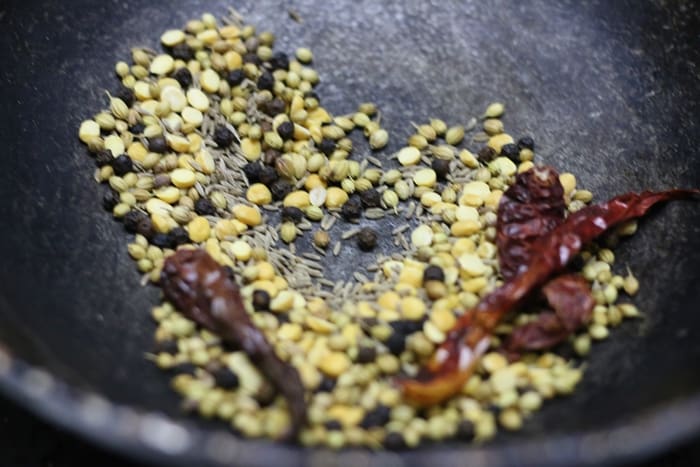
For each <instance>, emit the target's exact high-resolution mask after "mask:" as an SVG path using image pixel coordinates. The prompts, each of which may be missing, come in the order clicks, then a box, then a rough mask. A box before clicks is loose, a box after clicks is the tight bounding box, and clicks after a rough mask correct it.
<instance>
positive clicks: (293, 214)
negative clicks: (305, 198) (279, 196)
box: [282, 206, 304, 222]
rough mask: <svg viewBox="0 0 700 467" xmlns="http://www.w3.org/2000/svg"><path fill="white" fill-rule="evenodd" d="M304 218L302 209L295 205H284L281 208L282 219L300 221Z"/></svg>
mask: <svg viewBox="0 0 700 467" xmlns="http://www.w3.org/2000/svg"><path fill="white" fill-rule="evenodd" d="M303 218H304V211H302V210H301V209H299V208H297V207H295V206H285V207H283V208H282V220H283V221H292V222H300V221H301V220H302V219H303Z"/></svg>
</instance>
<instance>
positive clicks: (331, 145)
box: [318, 138, 335, 156]
mask: <svg viewBox="0 0 700 467" xmlns="http://www.w3.org/2000/svg"><path fill="white" fill-rule="evenodd" d="M318 150H319V151H321V152H322V153H323V154H325V155H326V156H330V155H331V154H333V151H335V141H333V140H332V139H328V138H323V139H322V140H321V144H319V145H318Z"/></svg>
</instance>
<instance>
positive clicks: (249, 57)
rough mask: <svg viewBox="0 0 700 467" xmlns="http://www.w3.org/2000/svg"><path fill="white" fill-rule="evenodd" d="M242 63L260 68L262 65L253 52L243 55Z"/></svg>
mask: <svg viewBox="0 0 700 467" xmlns="http://www.w3.org/2000/svg"><path fill="white" fill-rule="evenodd" d="M243 63H252V64H253V65H256V66H260V65H262V60H260V57H258V54H256V53H254V52H248V53H247V54H244V55H243Z"/></svg>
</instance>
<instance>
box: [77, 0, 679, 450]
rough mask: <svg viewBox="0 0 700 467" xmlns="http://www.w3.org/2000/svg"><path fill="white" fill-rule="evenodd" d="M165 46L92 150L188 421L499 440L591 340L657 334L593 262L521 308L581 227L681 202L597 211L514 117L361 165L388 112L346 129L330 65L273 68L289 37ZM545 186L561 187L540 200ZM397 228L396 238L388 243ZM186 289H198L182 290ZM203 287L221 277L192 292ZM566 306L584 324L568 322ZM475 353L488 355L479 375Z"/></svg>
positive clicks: (367, 106)
mask: <svg viewBox="0 0 700 467" xmlns="http://www.w3.org/2000/svg"><path fill="white" fill-rule="evenodd" d="M160 40H161V44H162V47H163V48H162V51H155V50H150V49H147V48H134V49H132V56H131V60H130V62H126V61H123V62H119V63H117V64H116V67H115V71H116V74H117V75H118V77H119V78H120V80H121V86H120V87H119V89H118V90H116V91H115V92H113V93H111V94H109V95H108V103H107V104H108V105H107V108H106V109H105V110H103V111H101V112H99V113H98V114H96V115H95V116H94V117H93V118H92V119H89V120H86V121H84V122H83V123H82V124H81V125H80V128H79V137H80V140H81V141H82V142H83V143H85V144H86V146H87V147H88V149H89V152H90V154H91V156H92V157H93V158H94V161H95V164H96V165H97V169H96V172H95V178H96V180H97V181H98V182H99V183H101V184H103V185H104V187H105V194H104V198H103V201H102V204H103V206H104V207H105V209H107V210H108V211H110V212H111V213H112V214H113V216H114V217H115V218H116V219H118V220H119V221H121V222H122V223H123V225H124V228H125V229H126V230H127V232H129V233H130V234H131V235H133V241H132V242H131V243H130V244H129V245H128V253H129V255H130V256H131V257H132V258H133V259H134V261H135V262H136V267H137V268H138V270H139V271H141V272H142V273H143V278H144V283H147V282H148V281H151V282H153V283H159V284H160V285H161V286H163V288H164V292H165V295H166V297H167V298H168V300H169V301H164V302H163V303H161V304H160V305H158V306H156V307H155V308H153V310H152V317H153V318H154V319H155V321H156V323H157V329H156V331H155V341H156V346H155V349H154V351H153V353H152V354H151V356H152V359H153V361H154V362H155V364H156V365H158V366H159V367H160V368H163V369H167V370H170V371H172V372H173V373H174V376H173V379H172V385H173V388H174V389H175V391H177V392H178V393H179V394H181V395H182V397H183V400H184V403H183V405H184V407H186V408H187V409H188V410H192V411H195V412H197V413H199V414H200V415H201V416H202V417H205V418H211V419H218V420H221V421H222V422H225V423H228V424H230V425H231V427H232V428H233V429H234V430H235V431H236V432H238V433H241V434H242V435H243V436H248V437H270V438H274V439H279V438H283V437H285V436H296V435H298V439H299V441H300V442H301V443H302V444H304V445H308V446H315V445H324V446H328V447H331V448H335V449H338V448H342V447H344V446H349V445H353V446H369V447H372V448H378V447H381V446H384V447H386V448H391V449H397V448H405V447H409V448H412V447H416V446H417V445H418V444H419V443H420V442H422V441H424V440H433V441H438V440H443V439H451V438H452V439H454V438H456V439H460V440H472V439H474V440H477V441H483V440H487V439H489V438H492V437H493V436H494V435H495V434H496V432H497V430H498V428H499V427H500V428H503V429H506V430H517V429H519V428H520V427H521V426H522V425H523V423H524V422H525V420H526V419H527V418H528V417H530V416H531V415H532V414H533V413H534V412H536V411H537V410H538V409H539V408H540V407H541V406H542V404H543V403H544V401H545V400H547V399H551V398H553V397H555V396H558V395H565V394H569V393H571V392H572V391H573V390H574V389H575V387H576V385H577V384H578V382H579V381H580V379H581V377H582V372H583V370H582V363H581V358H583V357H585V356H586V355H587V354H588V353H589V352H590V350H591V347H592V343H593V342H594V341H597V340H601V339H605V338H607V337H608V335H609V333H610V330H611V329H612V328H614V327H616V326H618V325H620V323H621V322H622V321H623V320H624V319H626V318H636V317H638V316H639V315H640V312H639V311H638V310H637V308H636V307H635V306H634V305H633V304H632V303H630V302H629V300H628V297H629V296H631V295H634V294H635V293H636V292H637V290H638V288H639V283H638V281H637V279H636V278H635V277H634V276H633V275H632V273H631V272H629V270H627V272H626V273H624V274H620V273H618V272H617V271H616V270H615V269H614V268H613V264H614V262H615V255H614V253H613V251H612V250H610V249H609V248H603V247H601V246H599V245H597V244H595V243H590V244H587V245H586V246H585V247H584V248H583V249H581V245H578V246H577V247H576V248H571V254H572V256H573V255H576V257H577V258H579V259H580V260H581V261H580V263H581V264H582V266H581V267H580V270H578V271H576V270H574V269H573V268H572V267H571V266H570V271H569V273H570V274H574V275H565V276H560V277H558V278H553V280H552V281H551V282H550V283H549V284H548V285H546V286H544V288H543V289H542V290H543V292H544V294H545V296H546V297H547V299H548V300H549V304H550V305H551V307H552V308H553V310H554V311H553V312H552V313H550V314H545V313H542V314H540V311H541V310H537V309H532V310H531V309H525V310H519V312H518V313H506V312H505V311H504V310H506V309H507V310H506V311H509V310H510V309H511V308H512V304H513V302H517V301H518V300H519V298H517V297H515V295H513V294H512V293H510V292H508V293H506V292H504V290H506V291H507V290H510V291H511V292H512V288H513V287H515V286H514V285H513V284H516V285H517V284H522V283H524V282H527V290H531V289H532V288H533V287H534V286H535V283H536V284H537V285H538V286H539V285H544V282H545V281H546V280H548V279H550V276H552V273H553V272H554V270H555V269H556V270H558V269H560V268H561V267H563V265H562V264H558V263H557V264H555V262H553V261H554V260H553V259H552V258H551V257H550V254H549V253H545V254H538V252H539V253H541V252H550V251H551V248H552V247H554V246H556V245H558V244H559V243H557V242H559V241H560V240H561V235H562V234H561V232H562V229H566V228H567V227H566V226H567V225H570V224H571V223H574V222H578V221H580V222H582V223H583V224H586V225H588V223H589V222H590V221H589V219H590V212H591V211H590V210H594V214H601V211H600V210H603V211H605V212H613V211H614V209H612V210H610V208H611V207H612V208H615V207H618V208H619V207H620V206H621V204H620V203H622V204H624V203H627V204H625V206H628V207H629V206H632V207H631V210H632V211H630V212H628V213H627V214H620V213H618V214H616V216H617V217H614V218H606V219H607V220H608V221H609V222H608V224H618V222H620V221H625V222H623V223H621V224H619V225H617V227H615V229H614V231H613V232H612V234H611V237H613V238H617V237H619V236H624V235H631V234H633V233H634V232H635V231H636V223H635V221H634V220H633V217H636V216H639V215H642V214H643V213H644V212H645V211H646V209H648V207H649V206H651V204H653V203H654V202H656V201H659V200H660V199H661V198H664V196H669V195H647V196H646V197H644V196H642V197H640V198H633V197H621V198H618V199H616V200H613V202H612V204H607V205H602V207H601V206H597V207H596V206H592V207H586V204H587V203H589V202H590V201H591V200H592V197H593V195H592V193H591V192H590V191H587V190H583V189H579V188H578V187H577V183H576V178H575V177H574V175H572V174H570V173H562V174H557V173H556V172H554V171H553V170H551V169H547V168H536V169H535V170H531V169H533V167H535V165H534V162H533V160H534V156H535V147H536V146H535V143H534V141H533V139H532V138H531V137H529V136H523V137H521V138H519V139H515V138H513V137H512V136H511V135H509V134H507V133H506V132H505V129H504V124H503V121H502V120H501V118H502V116H503V114H504V111H505V108H504V105H503V104H501V103H493V104H491V105H489V106H488V107H487V109H486V111H485V112H484V114H483V116H482V120H481V128H480V129H477V123H478V121H477V119H476V118H472V119H470V120H469V121H467V122H464V123H462V124H456V125H453V126H450V125H448V123H446V122H444V121H443V120H440V119H435V118H433V119H426V122H425V123H419V124H414V125H413V128H414V130H415V131H414V132H413V134H412V135H411V136H410V137H409V138H408V141H407V144H406V145H405V147H403V148H401V149H400V150H398V151H396V153H394V154H393V155H391V156H390V157H385V158H379V157H374V156H372V155H366V156H364V157H358V156H357V155H356V154H355V153H354V149H355V148H354V147H353V141H352V140H351V139H350V138H349V135H350V134H351V133H352V132H354V131H358V132H361V133H362V134H363V135H364V137H365V138H366V140H367V145H368V148H369V149H370V150H371V151H380V150H382V149H383V148H385V147H386V145H387V144H388V143H389V140H390V139H391V135H389V133H388V132H387V131H386V130H385V129H383V128H382V127H381V117H380V116H381V114H380V112H379V110H378V109H377V107H376V106H375V105H374V104H372V103H362V104H360V105H359V106H358V107H357V109H356V110H354V111H351V112H349V113H347V114H344V115H332V114H331V113H330V112H329V111H328V110H327V109H325V108H324V107H323V106H322V105H321V102H320V100H319V96H318V95H317V94H316V92H315V91H314V87H315V86H316V84H317V83H318V82H319V75H318V73H317V72H316V70H314V69H313V68H312V67H311V66H310V64H311V63H313V54H312V52H311V51H310V50H309V49H307V48H304V47H302V48H299V49H298V50H297V51H296V53H295V54H294V55H288V54H286V53H284V52H278V51H275V50H274V49H273V46H274V42H275V37H274V35H273V34H272V33H270V32H258V31H256V29H255V28H254V27H253V26H252V25H249V24H245V23H243V22H242V21H241V20H240V16H239V15H237V14H236V13H235V12H232V13H231V15H230V16H229V17H226V18H224V19H223V20H222V21H217V20H216V18H215V17H214V16H213V15H211V14H205V15H203V16H202V17H201V18H200V19H194V20H191V21H189V22H187V24H186V25H185V27H184V28H183V29H172V30H168V31H166V32H165V33H163V35H162V36H161V38H160ZM351 156H353V158H351ZM533 177H535V178H533ZM538 177H539V178H538ZM516 180H517V181H518V184H520V183H522V184H523V186H520V185H518V184H516V185H515V186H514V182H516ZM538 180H539V181H543V180H547V181H548V182H547V183H546V184H545V185H542V186H539V187H538V188H536V189H534V190H533V189H530V188H528V186H529V185H532V184H533V183H534V184H535V185H537V181H538ZM513 190H515V191H513ZM518 190H520V193H519V194H518ZM504 193H506V195H505V197H504ZM528 196H530V197H532V199H530V200H529V201H525V202H523V199H524V198H523V197H528ZM502 198H503V199H504V200H503V201H502ZM518 203H520V204H518ZM523 203H525V206H523ZM533 206H534V207H533ZM596 209H597V210H598V211H596ZM606 209H607V210H606ZM504 213H505V214H504ZM579 213H583V214H579ZM586 213H589V214H586ZM601 215H602V214H601ZM528 216H529V217H532V216H535V217H536V219H537V220H538V222H540V224H541V225H540V227H539V228H538V229H536V230H528V227H527V225H528V224H527V222H526V220H527V219H526V218H527V217H528ZM386 219H389V220H390V221H391V224H390V225H392V226H393V227H392V228H393V230H391V231H390V234H389V231H386V230H381V229H380V228H379V227H378V226H379V225H386V224H379V223H380V222H383V221H384V220H386ZM608 224H606V229H607V227H608ZM506 225H510V227H512V228H514V229H516V230H515V231H518V232H520V235H518V236H513V235H506V234H505V232H507V231H508V229H507V228H506V227H504V226H506ZM586 229H588V230H586ZM591 229H592V227H591V226H590V225H589V226H588V227H585V228H584V233H581V231H576V232H574V231H573V230H572V231H571V232H574V233H578V234H579V235H581V239H583V240H584V241H590V240H593V239H594V238H596V237H597V236H598V234H599V233H600V232H599V231H595V232H594V231H593V230H595V229H593V230H591ZM604 230H605V229H604ZM510 231H511V232H513V230H512V229H511V230H510ZM586 232H587V233H586ZM558 235H559V236H558ZM539 237H541V238H544V239H545V240H541V239H540V240H537V238H539ZM567 238H568V237H567ZM547 239H549V240H547ZM557 239H558V240H557ZM301 240H304V241H301ZM538 241H539V242H544V241H550V242H551V243H552V244H550V245H549V249H547V248H546V247H545V246H543V245H541V244H540V243H537V242H538ZM304 242H306V243H304ZM384 243H387V244H391V247H392V248H394V249H395V251H394V252H393V253H391V254H386V253H385V251H386V249H385V248H378V247H381V246H382V244H384ZM297 245H299V246H297ZM304 245H306V246H304ZM533 245H534V246H533ZM345 249H352V250H353V255H375V256H376V257H375V258H374V259H373V262H372V264H371V265H370V266H368V267H366V268H364V269H363V270H359V269H358V270H356V271H354V273H353V275H352V277H350V278H347V279H346V280H340V281H332V280H330V279H329V278H328V277H327V275H326V274H325V271H326V270H327V269H326V266H327V265H330V267H332V264H333V261H334V258H335V257H336V256H338V255H339V254H340V253H341V252H342V251H343V250H345ZM377 249H378V250H380V251H382V253H379V254H375V253H369V252H370V251H376V250H377ZM190 250H194V251H190ZM176 252H177V253H176ZM542 258H545V259H542ZM536 260H538V261H544V263H537V262H536ZM538 264H539V266H537V265H538ZM543 264H544V265H543ZM185 270H187V271H190V272H192V271H197V274H196V275H194V276H193V275H192V274H190V275H185V276H186V278H187V279H185V278H183V276H180V275H178V274H179V272H181V271H185ZM529 270H534V271H539V272H537V273H535V274H534V275H533V274H529V275H528V274H527V271H529ZM523 271H525V272H523ZM207 272H209V273H211V274H207ZM200 273H201V274H200ZM195 276H196V277H199V278H204V277H208V279H207V281H208V282H207V281H205V282H207V283H206V284H205V285H202V284H200V283H194V282H192V283H191V282H187V281H193V280H194V279H193V277H195ZM534 276H536V280H534V279H532V277H534ZM524 278H525V279H524ZM202 280H203V279H202ZM202 287H207V289H206V290H207V291H208V292H207V293H208V294H209V295H207V294H204V295H206V297H208V298H206V299H202V298H201V296H200V295H199V294H200V292H201V290H203V289H202ZM523 290H525V289H523ZM187 291H189V293H191V294H193V295H188V294H187V293H186V292H187ZM562 291H564V292H566V293H563V292H562ZM569 292H572V293H573V294H574V295H573V296H578V297H582V300H581V303H582V305H581V306H580V308H577V309H574V310H572V311H570V312H562V311H561V310H562V307H561V306H560V305H561V301H562V300H564V299H565V298H566V297H568V296H569V295H567V293H569ZM577 294H578V295H577ZM215 297H219V298H221V300H214V299H213V298H215ZM494 297H496V298H494ZM224 303H225V305H224ZM489 304H491V305H492V309H494V310H495V309H498V311H497V312H495V313H494V314H493V315H492V316H494V319H493V320H491V321H489V322H488V324H485V322H486V321H488V320H486V321H485V320H483V319H481V318H479V316H480V315H478V314H475V313H474V312H473V311H472V310H473V309H475V307H477V308H488V305H489ZM215 307H219V308H218V313H215V312H214V309H215ZM221 307H223V308H221ZM467 310H470V311H467ZM572 313H573V314H572ZM489 316H491V315H489ZM475 323H476V324H475ZM465 335H468V336H472V337H473V336H477V337H478V339H477V338H474V339H471V340H469V339H466V338H464V336H465ZM246 336H247V337H246ZM253 336H255V337H254V338H253ZM247 339H253V340H254V341H255V343H254V345H253V344H251V343H250V342H248V341H247ZM465 343H466V344H467V345H468V346H471V347H465V346H464V344H465ZM555 343H558V344H561V345H566V346H570V347H572V348H573V349H574V351H575V354H576V355H577V358H569V357H564V356H562V355H559V354H557V353H556V352H555V351H554V350H552V349H551V346H552V345H553V344H555ZM465 348H469V349H470V350H471V352H472V354H473V356H474V358H472V359H471V360H470V361H468V362H466V363H464V362H463V363H464V365H465V367H463V366H460V362H459V360H460V358H459V356H460V355H461V353H463V351H464V349H465ZM455 351H457V353H454V352H455ZM460 352H461V353H460ZM455 355H457V357H458V358H457V361H455V358H454V357H455ZM477 357H478V358H477ZM426 365H427V366H426ZM466 367H468V369H467V368H466ZM445 375H452V376H454V378H452V379H449V384H448V386H449V387H448V389H447V390H444V387H443V388H442V389H440V388H439V387H438V388H437V392H435V391H436V387H435V386H430V383H434V382H436V381H438V382H439V379H440V378H439V377H442V376H445ZM455 378H456V379H455ZM285 380H286V381H288V382H289V384H288V385H285V384H282V382H283V381H285ZM455 381H456V382H455ZM411 384H413V387H414V388H417V389H416V390H414V391H411V390H410V388H409V389H407V388H408V387H409V386H411ZM426 388H427V389H426ZM402 389H403V391H402ZM421 391H423V392H421ZM426 391H427V392H426ZM421 394H422V395H423V396H425V397H422V396H421ZM426 401H428V402H429V403H428V404H425V403H424V402H426Z"/></svg>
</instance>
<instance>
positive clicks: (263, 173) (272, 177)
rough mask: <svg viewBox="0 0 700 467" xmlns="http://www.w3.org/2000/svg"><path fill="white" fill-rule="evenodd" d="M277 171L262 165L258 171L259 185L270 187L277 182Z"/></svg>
mask: <svg viewBox="0 0 700 467" xmlns="http://www.w3.org/2000/svg"><path fill="white" fill-rule="evenodd" d="M278 178H279V175H277V171H276V170H275V169H274V168H272V167H270V166H269V165H263V166H262V169H260V183H262V184H264V185H267V186H270V185H272V184H273V183H275V182H276V181H277V179H278Z"/></svg>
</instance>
